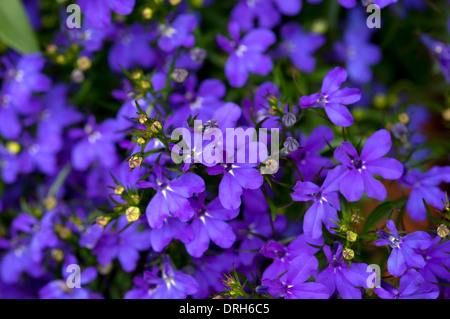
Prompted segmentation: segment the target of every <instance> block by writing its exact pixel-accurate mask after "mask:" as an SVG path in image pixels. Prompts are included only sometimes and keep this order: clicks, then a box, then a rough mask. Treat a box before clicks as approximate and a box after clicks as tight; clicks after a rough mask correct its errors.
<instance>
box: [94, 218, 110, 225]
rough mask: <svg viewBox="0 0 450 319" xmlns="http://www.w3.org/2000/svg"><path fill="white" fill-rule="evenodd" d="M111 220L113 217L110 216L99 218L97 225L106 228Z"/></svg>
mask: <svg viewBox="0 0 450 319" xmlns="http://www.w3.org/2000/svg"><path fill="white" fill-rule="evenodd" d="M110 220H111V217H109V216H98V217H97V219H96V220H95V222H96V223H97V225H98V226H100V227H105V226H106V225H108V223H109V221H110Z"/></svg>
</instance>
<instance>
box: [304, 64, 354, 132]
mask: <svg viewBox="0 0 450 319" xmlns="http://www.w3.org/2000/svg"><path fill="white" fill-rule="evenodd" d="M346 79H347V71H345V70H344V69H343V68H341V67H336V68H334V69H333V70H331V71H330V72H328V74H327V75H326V76H325V78H324V79H323V83H322V91H321V92H320V93H314V94H312V95H309V96H302V97H301V98H300V106H301V107H302V108H309V107H323V108H324V109H325V112H326V113H327V115H328V117H329V119H330V120H331V122H333V123H334V124H336V125H339V126H344V127H346V126H350V125H352V124H353V116H352V115H351V113H350V111H349V110H348V109H347V108H346V107H345V106H344V105H343V104H352V103H355V102H358V101H359V100H360V99H361V93H360V92H359V90H358V89H350V88H343V89H339V88H340V86H341V84H342V83H343V82H344V81H345V80H346Z"/></svg>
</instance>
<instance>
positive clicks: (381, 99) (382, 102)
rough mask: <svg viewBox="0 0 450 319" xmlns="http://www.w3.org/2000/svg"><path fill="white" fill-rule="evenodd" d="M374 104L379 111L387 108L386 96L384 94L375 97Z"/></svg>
mask: <svg viewBox="0 0 450 319" xmlns="http://www.w3.org/2000/svg"><path fill="white" fill-rule="evenodd" d="M373 104H374V106H375V107H376V108H379V109H382V108H385V107H386V105H387V98H386V94H383V93H377V94H375V97H374V99H373Z"/></svg>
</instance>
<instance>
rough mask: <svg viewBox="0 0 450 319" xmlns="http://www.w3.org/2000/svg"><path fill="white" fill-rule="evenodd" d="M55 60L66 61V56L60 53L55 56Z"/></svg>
mask: <svg viewBox="0 0 450 319" xmlns="http://www.w3.org/2000/svg"><path fill="white" fill-rule="evenodd" d="M56 62H57V63H59V64H64V63H66V57H65V56H64V55H61V54H60V55H58V56H57V57H56Z"/></svg>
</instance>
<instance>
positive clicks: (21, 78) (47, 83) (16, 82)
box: [2, 53, 52, 109]
mask: <svg viewBox="0 0 450 319" xmlns="http://www.w3.org/2000/svg"><path fill="white" fill-rule="evenodd" d="M2 62H3V64H4V65H5V66H6V68H7V69H6V71H5V72H4V74H3V78H4V79H5V82H6V83H7V90H6V91H5V92H4V94H6V95H8V96H9V97H10V101H11V103H12V104H15V105H16V106H17V107H18V108H19V109H29V108H30V106H29V105H28V104H29V103H30V99H32V93H33V92H45V91H48V90H49V89H50V87H51V84H52V81H51V79H50V78H49V77H48V76H46V75H45V74H43V73H42V69H43V68H44V64H45V59H44V57H43V56H42V54H41V53H30V54H26V55H23V56H22V57H20V59H19V60H18V62H17V64H16V65H15V66H13V65H12V64H11V63H10V62H9V60H8V59H7V58H6V57H3V58H2Z"/></svg>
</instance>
